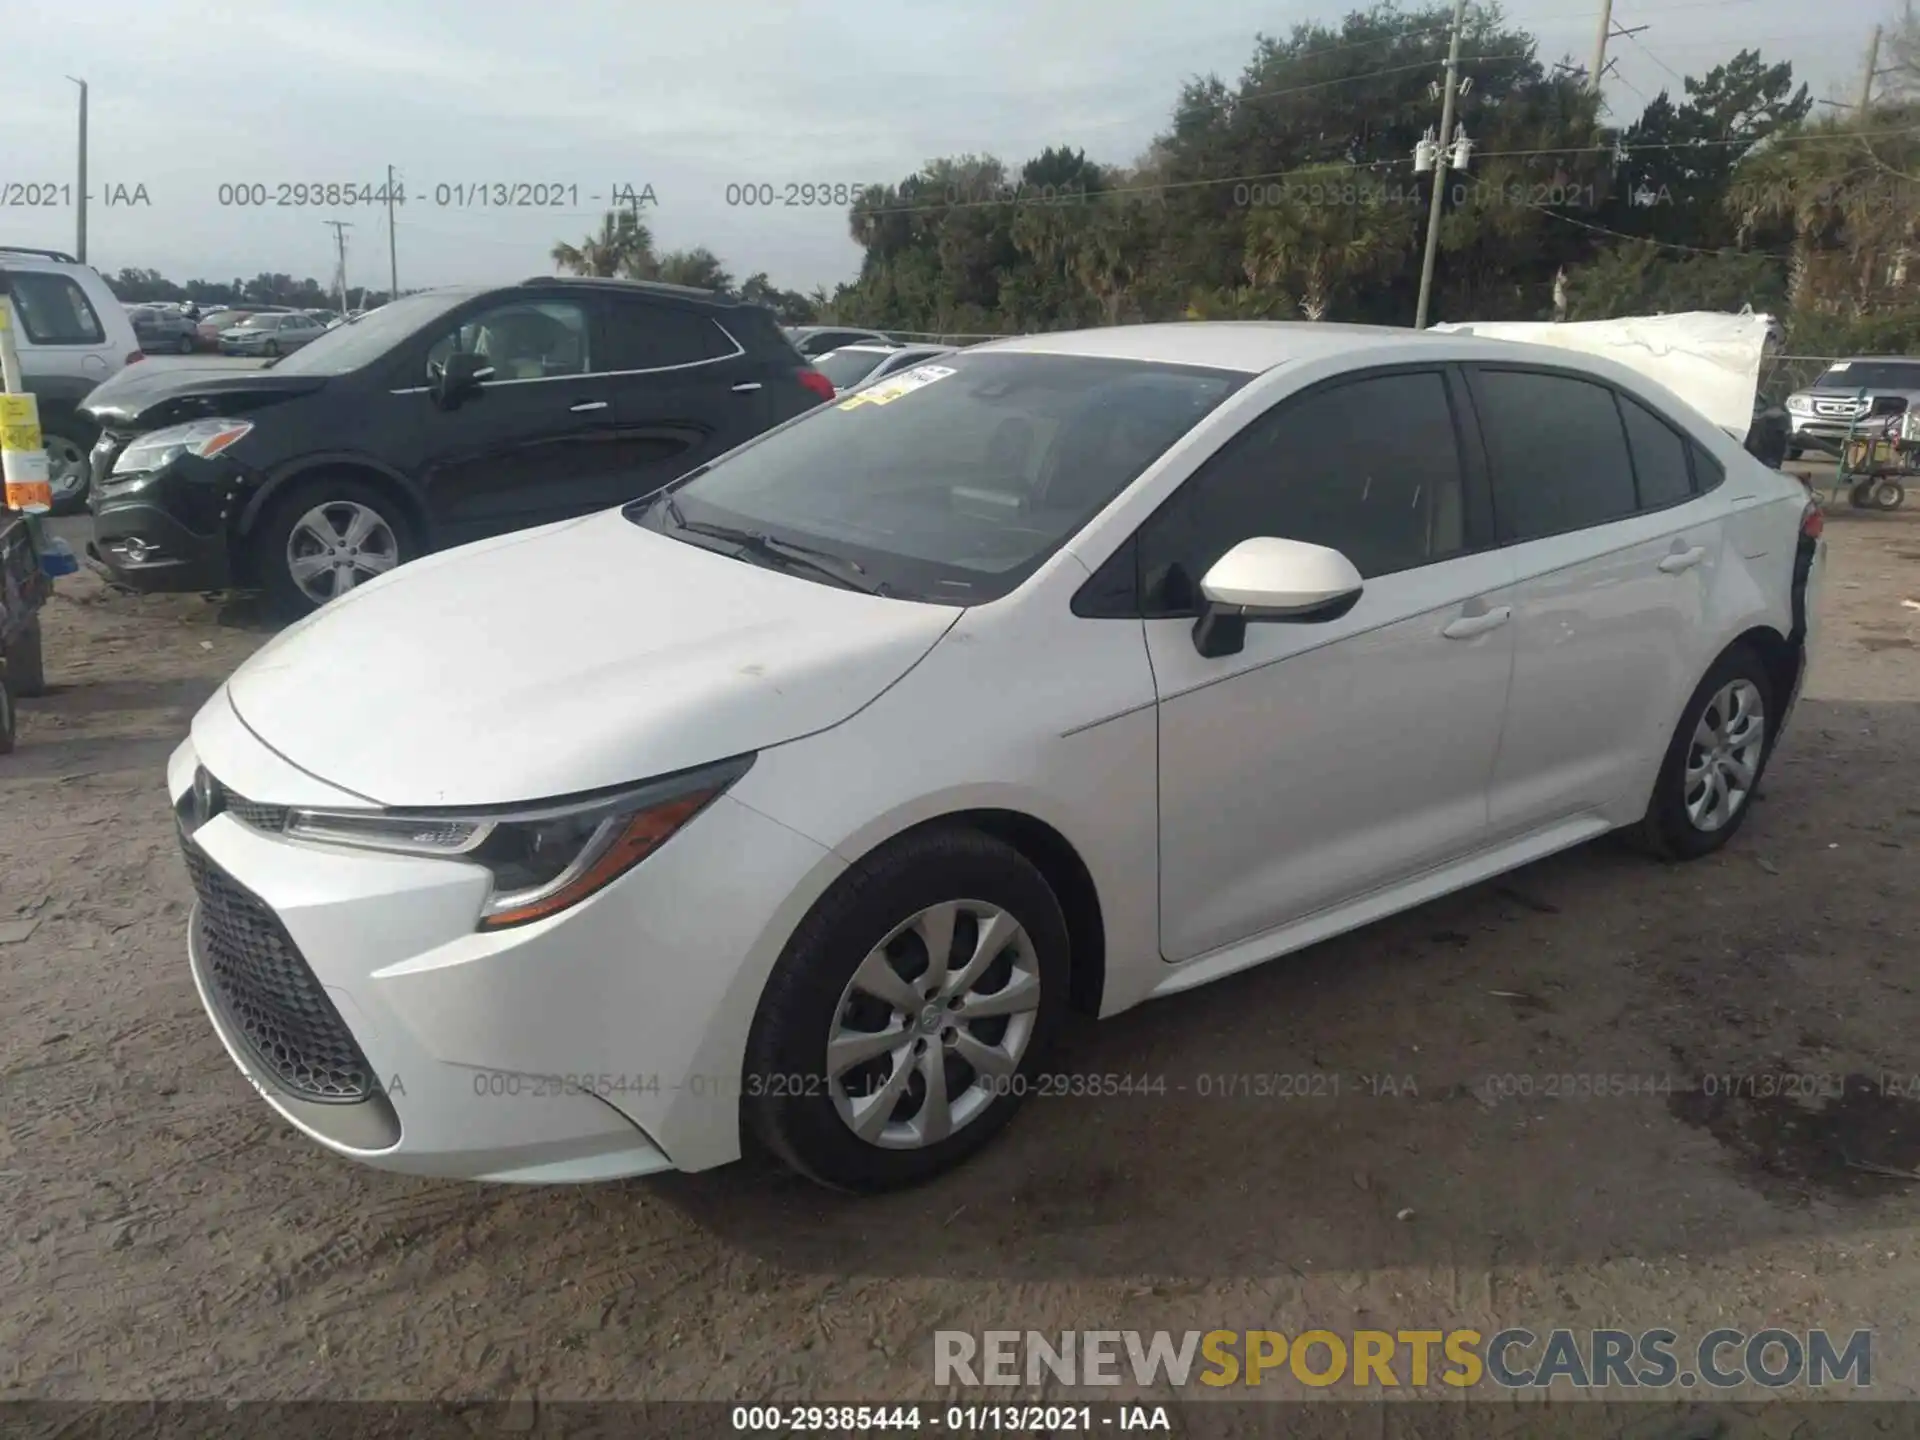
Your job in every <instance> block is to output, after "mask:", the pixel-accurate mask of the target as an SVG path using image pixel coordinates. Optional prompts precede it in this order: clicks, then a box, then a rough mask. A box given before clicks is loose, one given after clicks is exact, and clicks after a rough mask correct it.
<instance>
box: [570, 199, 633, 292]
mask: <svg viewBox="0 0 1920 1440" xmlns="http://www.w3.org/2000/svg"><path fill="white" fill-rule="evenodd" d="M551 254H552V256H553V263H554V265H555V266H556V267H557V268H558V269H561V270H565V271H567V272H569V273H570V274H574V275H602V276H608V275H627V276H630V277H631V276H633V275H634V273H635V271H636V270H639V271H642V272H650V271H651V270H652V269H654V268H655V266H654V259H653V232H652V231H651V230H649V229H648V228H647V226H646V225H645V224H644V223H643V222H642V221H641V219H640V210H639V207H638V206H635V207H633V208H632V209H629V210H609V211H607V213H606V215H605V216H604V217H603V218H602V219H601V221H600V229H599V231H598V232H597V233H595V234H592V235H589V236H587V238H586V239H585V240H583V241H582V242H581V243H580V244H578V245H569V244H568V243H567V242H566V241H564V240H562V241H560V242H558V243H557V244H556V245H555V246H554V247H553V250H552V252H551Z"/></svg>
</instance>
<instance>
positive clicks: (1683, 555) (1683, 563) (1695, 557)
mask: <svg viewBox="0 0 1920 1440" xmlns="http://www.w3.org/2000/svg"><path fill="white" fill-rule="evenodd" d="M1706 558H1707V550H1706V547H1705V546H1704V545H1696V546H1694V547H1693V548H1692V549H1691V550H1676V551H1674V552H1673V554H1671V555H1669V556H1667V558H1666V559H1664V560H1662V561H1661V562H1660V568H1661V570H1662V571H1664V572H1665V573H1666V574H1668V575H1678V574H1679V573H1680V572H1681V571H1682V570H1691V569H1692V568H1693V567H1694V566H1696V565H1698V564H1699V563H1700V562H1701V561H1702V560H1704V559H1706Z"/></svg>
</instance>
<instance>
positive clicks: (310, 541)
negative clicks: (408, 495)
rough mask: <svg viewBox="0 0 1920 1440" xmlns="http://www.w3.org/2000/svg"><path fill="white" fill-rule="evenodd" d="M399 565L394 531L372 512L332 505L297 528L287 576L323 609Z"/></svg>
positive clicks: (350, 503) (345, 503)
mask: <svg viewBox="0 0 1920 1440" xmlns="http://www.w3.org/2000/svg"><path fill="white" fill-rule="evenodd" d="M399 562H400V542H399V540H398V539H396V538H395V536H394V533H393V527H392V526H391V525H389V524H388V523H387V522H386V520H385V519H384V518H382V516H381V514H380V512H379V511H377V510H375V509H374V508H373V507H372V506H369V505H362V504H361V503H360V502H359V501H357V500H332V501H327V502H324V503H322V504H319V505H316V506H314V507H313V508H312V509H311V510H309V511H307V513H306V514H304V515H302V516H301V517H300V518H299V519H298V520H296V521H295V522H294V525H293V529H292V531H291V532H290V533H289V534H288V536H287V573H288V575H290V576H291V577H292V579H293V583H294V584H295V585H297V586H298V587H299V588H300V593H301V594H302V595H304V596H306V597H307V599H309V600H311V601H313V603H314V604H316V605H324V604H325V603H326V602H327V601H329V600H331V599H333V598H334V597H335V596H336V595H344V594H345V593H346V592H347V591H349V590H351V589H353V587H354V586H356V585H359V584H361V583H362V582H363V581H367V580H371V579H373V578H374V577H376V576H379V575H384V574H385V573H386V572H387V571H389V570H391V569H392V568H393V567H394V566H395V565H397V564H398V563H399Z"/></svg>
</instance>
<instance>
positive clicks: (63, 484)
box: [44, 435, 87, 504]
mask: <svg viewBox="0 0 1920 1440" xmlns="http://www.w3.org/2000/svg"><path fill="white" fill-rule="evenodd" d="M44 443H45V445H46V451H47V480H48V482H49V483H50V484H51V486H52V488H53V498H54V503H56V504H59V503H61V502H64V501H67V500H71V499H73V498H74V497H75V496H77V495H78V494H79V493H80V492H81V491H82V490H84V489H86V486H87V452H86V451H84V450H82V449H81V448H80V444H79V442H78V441H76V440H69V439H68V438H67V437H66V436H65V435H47V436H45V437H44Z"/></svg>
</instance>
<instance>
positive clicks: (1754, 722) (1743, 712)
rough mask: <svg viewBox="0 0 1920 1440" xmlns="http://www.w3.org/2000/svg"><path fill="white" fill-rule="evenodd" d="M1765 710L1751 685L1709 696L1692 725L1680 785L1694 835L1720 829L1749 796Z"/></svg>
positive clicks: (1737, 683) (1730, 686)
mask: <svg viewBox="0 0 1920 1440" xmlns="http://www.w3.org/2000/svg"><path fill="white" fill-rule="evenodd" d="M1766 740H1767V717H1766V707H1765V705H1764V703H1763V702H1762V701H1761V698H1760V688H1759V687H1758V686H1757V685H1755V684H1754V683H1753V682H1752V681H1751V680H1744V679H1742V680H1731V681H1729V682H1728V683H1727V684H1725V685H1722V686H1721V687H1720V688H1719V689H1718V690H1716V691H1715V692H1714V695H1713V698H1712V699H1711V700H1709V701H1708V702H1707V708H1706V709H1705V710H1703V711H1702V712H1701V714H1700V723H1699V724H1698V725H1696V726H1694V730H1693V743H1692V744H1691V745H1690V746H1689V747H1688V749H1687V768H1686V774H1685V778H1684V780H1683V782H1682V783H1683V784H1684V786H1685V791H1684V796H1685V803H1686V809H1687V819H1688V820H1689V821H1691V822H1692V824H1693V826H1694V828H1695V829H1696V830H1701V831H1705V832H1707V833H1712V832H1713V831H1716V830H1720V829H1722V828H1724V827H1725V826H1726V825H1727V823H1728V822H1729V821H1731V820H1732V819H1733V817H1734V816H1735V815H1737V814H1739V813H1740V808H1741V807H1742V806H1743V805H1745V804H1746V803H1747V800H1748V798H1749V797H1750V796H1751V795H1752V793H1753V782H1754V778H1755V777H1756V776H1757V775H1758V774H1759V772H1760V756H1761V751H1762V750H1763V749H1764V748H1765V746H1766Z"/></svg>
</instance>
